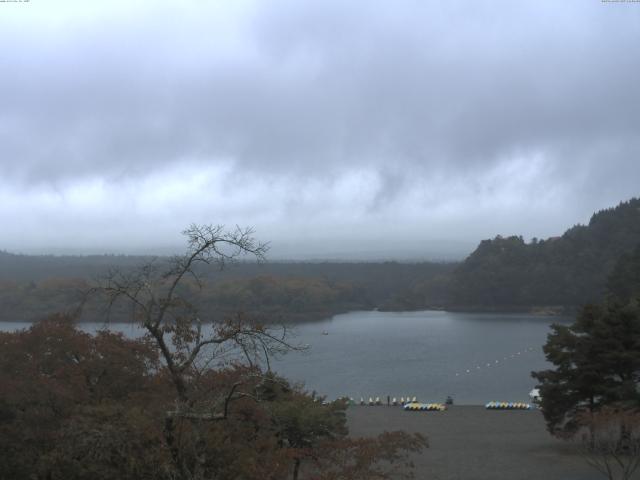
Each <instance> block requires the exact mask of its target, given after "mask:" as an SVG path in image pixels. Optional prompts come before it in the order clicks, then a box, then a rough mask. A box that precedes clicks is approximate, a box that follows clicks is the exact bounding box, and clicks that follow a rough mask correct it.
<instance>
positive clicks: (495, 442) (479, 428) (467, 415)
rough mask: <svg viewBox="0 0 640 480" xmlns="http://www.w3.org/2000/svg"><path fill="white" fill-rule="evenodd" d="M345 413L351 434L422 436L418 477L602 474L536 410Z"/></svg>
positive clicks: (494, 479)
mask: <svg viewBox="0 0 640 480" xmlns="http://www.w3.org/2000/svg"><path fill="white" fill-rule="evenodd" d="M347 417H348V423H349V429H350V432H351V434H352V435H353V436H371V435H375V434H378V433H381V432H383V431H385V430H386V431H391V430H405V431H407V432H420V433H422V434H424V435H426V436H427V437H428V439H429V448H428V449H426V450H425V451H424V452H423V453H422V454H420V455H416V456H415V458H414V459H413V460H414V463H415V465H416V470H415V472H416V478H417V479H436V480H502V479H505V480H507V479H508V480H529V479H530V480H534V479H535V480H540V479H543V480H597V479H603V478H605V477H603V476H602V475H601V474H600V473H598V472H597V471H596V470H594V469H593V468H592V467H590V466H588V465H587V464H586V462H585V460H584V459H583V458H582V457H581V456H580V454H579V452H578V449H577V447H576V446H575V445H572V444H570V443H567V442H564V441H561V440H557V439H555V438H553V437H551V436H550V435H549V434H548V433H547V431H546V430H545V425H544V420H543V417H542V414H541V413H540V411H536V410H531V411H527V410H525V411H518V410H501V411H496V410H485V408H484V407H481V406H453V407H451V408H450V409H449V410H447V411H445V412H409V411H404V410H403V409H402V408H400V407H386V406H378V407H367V406H364V407H363V406H354V407H350V408H349V410H348V415H347ZM639 478H640V477H639Z"/></svg>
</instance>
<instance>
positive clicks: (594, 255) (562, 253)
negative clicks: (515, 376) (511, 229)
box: [449, 198, 640, 308]
mask: <svg viewBox="0 0 640 480" xmlns="http://www.w3.org/2000/svg"><path fill="white" fill-rule="evenodd" d="M638 245H640V199H637V198H634V199H632V200H629V201H627V202H623V203H620V204H619V205H618V206H617V207H615V208H610V209H606V210H601V211H599V212H597V213H595V214H594V215H593V216H592V217H591V220H590V221H589V224H588V225H576V226H574V227H572V228H570V229H569V230H567V231H566V232H565V233H564V235H562V236H561V237H556V238H549V239H546V240H537V239H533V240H532V241H531V242H529V243H527V242H525V241H524V239H523V238H522V237H516V236H513V237H506V238H505V237H501V236H498V237H496V238H494V239H493V240H483V241H482V242H480V245H479V246H478V248H477V249H476V250H475V251H474V252H473V253H472V254H471V255H470V256H469V257H468V258H467V259H466V260H465V261H464V262H463V263H461V264H460V265H459V266H458V267H457V268H456V269H455V271H454V272H453V275H452V278H451V284H450V299H449V304H450V305H452V306H465V307H475V306H478V307H497V308H510V307H515V308H521V307H525V306H579V305H582V304H584V303H587V302H593V301H598V300H599V299H600V298H601V297H602V295H603V294H604V293H605V290H606V284H607V277H608V275H609V274H610V273H611V272H612V270H613V268H614V265H615V264H616V262H617V261H618V260H619V259H620V257H622V256H623V255H625V254H629V253H630V252H631V251H633V250H634V248H636V246H638Z"/></svg>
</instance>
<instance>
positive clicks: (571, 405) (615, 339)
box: [532, 299, 640, 435]
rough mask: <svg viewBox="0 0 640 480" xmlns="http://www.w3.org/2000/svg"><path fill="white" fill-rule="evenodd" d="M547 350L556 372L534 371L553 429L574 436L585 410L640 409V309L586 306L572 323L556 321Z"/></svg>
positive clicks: (618, 305) (614, 302) (632, 305)
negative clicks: (562, 323)
mask: <svg viewBox="0 0 640 480" xmlns="http://www.w3.org/2000/svg"><path fill="white" fill-rule="evenodd" d="M552 330H553V331H552V333H550V334H549V336H548V340H547V343H546V345H545V346H544V352H545V354H546V357H547V360H549V361H550V362H551V363H552V364H553V365H554V366H555V369H553V370H544V371H539V372H533V373H532V375H533V377H534V378H536V379H537V380H538V381H539V382H540V385H539V388H540V394H541V396H542V404H541V406H542V410H543V414H544V417H545V420H546V422H547V427H548V429H549V431H550V432H551V433H553V434H556V435H563V434H568V435H570V434H572V433H575V431H576V430H577V429H578V428H579V427H580V421H579V420H580V418H581V417H582V416H583V415H584V413H585V412H595V411H597V410H599V409H600V408H601V407H603V406H610V405H615V406H620V407H638V406H640V394H639V392H638V383H639V382H640V307H639V305H638V302H637V301H635V300H634V301H632V302H630V303H628V304H626V305H624V304H622V303H621V302H619V301H617V300H614V299H612V300H610V301H608V302H607V303H606V304H604V305H603V306H599V305H589V306H586V307H585V308H584V309H583V310H582V312H581V313H580V314H579V315H578V318H577V320H576V322H575V323H574V324H573V325H571V326H568V327H567V326H562V325H553V326H552Z"/></svg>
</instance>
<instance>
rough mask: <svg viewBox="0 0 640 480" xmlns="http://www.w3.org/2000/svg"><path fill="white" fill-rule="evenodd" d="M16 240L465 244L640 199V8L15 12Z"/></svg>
mask: <svg viewBox="0 0 640 480" xmlns="http://www.w3.org/2000/svg"><path fill="white" fill-rule="evenodd" d="M0 45H1V48H0V72H1V75H0V225H2V227H1V229H0V249H6V250H9V251H14V252H63V251H64V252H145V251H146V252H156V251H164V249H171V248H176V247H179V246H181V245H182V239H181V237H180V234H179V232H180V231H181V230H182V229H184V228H185V227H186V226H188V224H190V223H192V222H195V223H214V224H218V223H222V224H227V225H231V226H233V225H235V224H239V225H251V226H253V227H255V229H256V231H257V236H258V238H259V239H261V240H268V241H271V243H272V257H273V258H283V257H291V258H303V257H313V258H328V257H340V258H347V257H353V258H392V257H395V258H399V259H402V258H458V257H463V256H465V255H466V254H468V253H469V252H470V251H471V249H473V248H474V246H475V245H476V244H477V242H478V241H479V240H481V239H483V238H489V237H493V236H495V235H496V234H503V235H509V234H522V235H523V236H525V238H527V239H528V238H530V237H533V236H537V237H547V236H552V235H557V234H560V233H562V232H563V231H564V230H565V229H566V228H567V227H569V226H571V225H573V224H575V223H578V222H580V223H585V222H587V221H588V220H589V217H590V215H591V213H592V212H593V211H594V210H598V209H601V208H605V207H609V206H613V205H616V204H617V203H618V202H620V201H621V200H626V199H629V198H630V197H633V196H638V195H640V3H632V2H626V3H625V2H620V3H613V2H601V1H600V0H575V1H573V0H562V1H558V0H549V1H546V0H530V1H526V0H519V1H514V0H504V1H499V0H490V1H482V0H466V1H455V0H447V1H442V0H438V1H433V2H432V1H425V0H416V1H404V0H393V1H385V2H383V1H379V2H378V1H373V0H362V1H348V2H345V1H344V0H340V1H332V0H318V1H314V0H305V1H300V0H291V1H279V0H263V1H239V0H227V1H222V0H219V1H209V2H207V1H185V0H180V1H178V0H172V1H164V0H154V1H135V0H128V1H119V0H109V1H105V2H88V1H84V0H83V1H78V2H68V1H59V0H31V1H30V2H28V3H0Z"/></svg>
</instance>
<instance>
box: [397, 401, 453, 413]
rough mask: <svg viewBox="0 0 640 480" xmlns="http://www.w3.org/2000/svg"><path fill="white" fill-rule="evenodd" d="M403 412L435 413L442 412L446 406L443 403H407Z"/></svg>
mask: <svg viewBox="0 0 640 480" xmlns="http://www.w3.org/2000/svg"><path fill="white" fill-rule="evenodd" d="M404 409H405V410H411V411H414V412H417V411H427V410H429V411H437V412H444V411H445V410H446V409H447V406H446V405H445V404H444V403H407V404H406V405H405V406H404Z"/></svg>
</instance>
